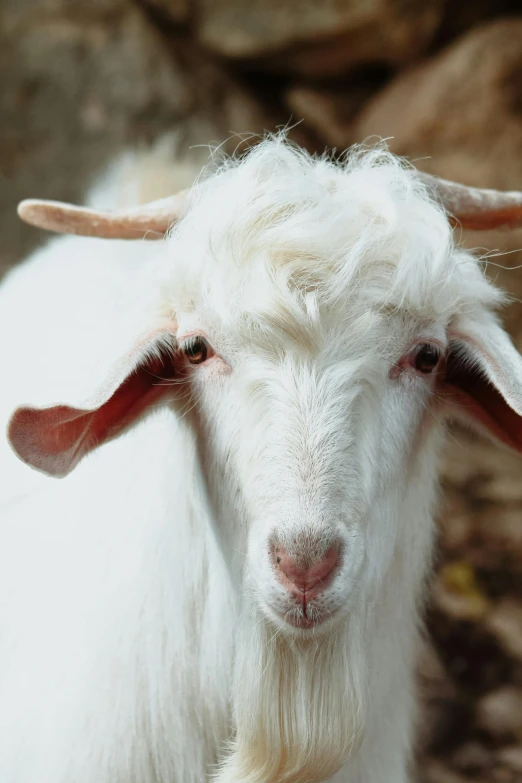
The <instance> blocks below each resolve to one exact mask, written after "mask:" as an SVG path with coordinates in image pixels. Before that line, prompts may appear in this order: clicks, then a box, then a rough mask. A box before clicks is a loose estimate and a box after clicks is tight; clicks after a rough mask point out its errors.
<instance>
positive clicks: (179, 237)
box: [0, 140, 500, 783]
mask: <svg viewBox="0 0 522 783" xmlns="http://www.w3.org/2000/svg"><path fill="white" fill-rule="evenodd" d="M102 195H103V194H102ZM498 301H500V298H499V295H498V294H497V293H496V292H494V291H493V289H492V288H491V287H490V286H489V284H488V283H487V282H486V280H485V279H484V277H483V275H482V272H481V270H480V269H479V267H478V265H477V263H476V262H475V260H474V259H473V258H472V257H471V256H470V255H468V254H466V253H464V252H463V251H461V250H456V249H455V247H454V245H453V240H452V234H451V231H450V228H449V226H448V222H447V220H446V217H445V215H444V214H443V213H442V211H441V210H440V209H439V208H438V207H437V206H436V205H434V204H433V203H432V202H431V201H430V199H429V198H428V196H427V194H426V193H425V191H424V189H423V187H422V186H421V185H420V183H419V182H418V180H417V179H416V177H415V174H414V172H412V171H410V170H408V169H406V168H405V167H404V166H403V165H402V164H401V163H400V162H399V161H397V160H396V159H395V158H394V157H392V156H391V155H389V154H388V153H386V152H385V151H383V150H373V151H366V152H364V151H355V152H353V153H352V154H351V155H350V156H349V157H347V158H346V159H345V160H343V161H340V162H338V163H333V162H330V161H328V160H325V159H321V160H313V159H311V158H309V157H308V156H307V155H305V154H304V153H302V152H299V151H296V150H294V149H292V148H291V147H289V146H288V145H287V144H286V143H284V142H283V141H281V140H269V141H266V142H263V143H261V144H260V145H259V146H258V147H257V148H256V149H255V150H254V151H253V152H252V153H250V155H249V156H247V157H246V158H245V159H243V160H242V161H241V162H239V163H238V162H230V163H229V164H227V165H225V166H223V167H222V168H220V169H219V170H218V171H217V172H216V173H215V174H213V175H212V176H210V177H208V179H206V180H202V181H201V182H200V184H199V185H198V186H197V187H196V188H195V190H194V193H193V197H192V202H191V208H190V211H189V214H188V216H187V217H186V219H184V221H183V222H182V223H181V224H179V225H178V226H177V227H175V228H174V229H173V231H172V232H171V235H170V237H169V238H168V239H167V241H166V242H157V243H153V242H152V243H145V242H136V243H130V242H106V241H101V240H88V239H80V238H61V239H56V240H53V241H52V242H51V243H50V244H49V245H48V246H47V247H46V248H45V249H43V250H41V251H39V252H38V253H36V254H35V256H34V257H33V259H32V260H30V261H28V262H27V263H26V264H25V265H24V266H22V267H21V268H20V269H18V270H17V271H16V272H14V273H13V274H12V275H11V276H10V278H8V280H7V281H6V282H5V284H4V287H3V290H2V292H0V329H1V333H2V335H4V338H3V340H2V352H1V357H0V359H1V362H2V366H3V367H6V368H8V374H7V376H6V379H5V381H3V383H2V392H1V401H0V411H1V413H2V416H3V418H4V421H6V420H7V416H8V414H9V413H10V412H11V410H12V409H13V408H14V407H15V405H17V404H20V403H22V402H30V403H50V402H53V401H61V400H67V399H69V397H71V398H73V399H77V395H78V394H82V395H83V396H86V394H87V393H88V392H89V391H90V390H91V389H92V388H94V387H95V380H97V379H98V378H101V377H103V375H104V374H105V373H106V372H107V371H108V370H109V369H110V367H111V365H112V363H113V361H115V360H116V359H117V358H118V355H119V353H121V352H122V351H123V350H125V349H126V348H127V347H128V346H126V345H125V340H126V339H127V336H128V332H127V324H128V323H131V322H132V324H133V328H134V327H136V328H137V327H138V326H139V327H140V328H141V327H142V326H143V328H144V330H146V328H148V327H149V326H150V328H153V326H154V324H155V323H156V320H157V319H158V318H163V317H165V316H167V317H173V318H175V320H176V321H177V323H178V339H180V340H182V339H183V337H184V336H185V335H186V334H189V333H191V332H193V331H194V330H196V331H204V332H205V334H206V335H208V338H209V341H210V343H211V344H212V346H213V347H214V349H215V350H216V352H217V354H219V356H220V357H223V358H222V359H221V358H216V359H212V360H211V361H210V362H209V363H208V365H202V366H201V367H198V368H195V370H194V371H193V373H192V377H191V379H190V393H189V395H188V396H187V395H183V394H182V395H181V397H179V396H178V395H177V392H176V390H175V389H174V392H175V394H174V397H173V401H172V402H171V403H170V404H165V405H163V406H162V407H161V408H158V409H156V410H154V411H152V412H151V413H150V415H149V416H148V417H146V418H145V419H144V420H143V421H141V422H140V423H138V424H137V425H136V426H135V427H134V428H133V429H132V430H130V431H129V432H128V433H126V434H125V435H123V436H121V437H120V438H119V439H117V440H116V441H113V442H111V443H109V444H107V445H105V446H103V447H102V448H100V449H99V450H97V451H96V452H95V453H93V454H92V455H91V456H89V457H88V458H86V459H85V460H84V461H83V462H82V463H81V464H80V465H79V467H78V468H77V469H76V470H75V472H74V473H73V474H72V475H71V476H69V477H68V478H66V479H64V480H54V479H50V478H47V477H44V476H41V475H40V474H37V473H34V472H32V471H30V470H29V469H28V468H26V467H25V466H23V465H21V463H18V462H17V460H16V459H15V458H14V456H12V455H10V454H9V453H8V449H7V446H6V445H4V444H2V446H1V448H2V449H3V450H2V452H1V453H0V458H1V459H2V468H1V472H0V476H2V482H3V483H2V487H1V489H0V510H2V519H1V523H0V781H1V783H94V782H95V783H202V782H203V781H204V780H207V779H209V778H210V777H212V775H213V774H215V775H216V780H217V781H219V783H276V782H278V781H281V783H283V782H285V783H290V782H292V783H319V782H320V781H325V780H327V779H328V780H332V781H335V783H406V781H407V780H409V776H408V766H409V762H410V751H411V747H412V738H413V732H414V704H415V697H414V693H413V674H412V671H413V665H414V659H415V653H416V648H417V641H418V631H417V625H418V609H419V606H420V605H421V603H422V596H423V592H424V590H423V587H424V580H425V578H426V574H427V572H428V571H429V563H430V554H431V545H432V535H433V523H432V513H433V506H434V501H435V495H436V455H437V451H438V448H439V445H440V442H441V433H442V426H441V425H440V424H439V422H437V421H434V420H432V419H431V418H430V417H428V423H427V424H426V407H427V406H429V403H430V395H431V390H430V387H429V384H426V383H425V382H424V379H421V378H418V377H414V376H408V375H405V376H401V377H400V378H395V379H393V378H390V377H389V374H390V368H391V367H393V365H394V363H395V362H397V361H398V360H399V359H400V357H401V356H402V355H403V354H404V352H405V351H406V350H407V349H408V346H409V345H410V344H411V342H412V341H413V340H415V339H418V338H426V339H428V338H430V339H431V338H433V339H437V340H439V341H440V342H441V343H442V344H445V342H446V340H447V338H446V329H447V327H448V326H450V325H451V326H452V327H456V326H458V324H459V319H461V318H463V317H464V316H465V317H466V318H467V319H468V321H469V322H472V323H474V324H475V325H476V328H478V329H480V328H483V325H484V324H486V325H487V324H488V323H490V319H491V316H490V315H489V308H490V307H491V306H492V305H494V304H496V303H497V302H498ZM132 334H134V332H132ZM6 336H8V337H6ZM273 534H277V535H278V536H279V539H280V540H281V541H283V543H285V544H286V543H288V545H290V544H291V542H292V540H293V539H296V540H299V541H305V542H306V541H308V540H309V541H312V542H314V541H317V540H321V541H323V540H324V541H328V540H329V539H330V538H331V537H332V536H338V537H341V539H342V541H343V547H344V550H343V552H344V556H343V563H342V566H341V568H340V571H339V574H338V575H337V576H336V578H335V580H334V582H333V584H332V587H331V588H330V589H329V590H328V591H327V592H326V593H325V595H324V597H323V599H322V602H323V603H322V605H323V606H324V608H325V611H331V612H333V613H334V616H332V618H331V620H329V621H327V623H326V624H324V625H322V626H319V627H318V628H317V629H316V630H311V631H298V630H294V629H292V628H291V627H290V626H288V625H287V624H286V623H285V622H284V621H283V620H281V619H280V612H283V613H284V611H285V607H286V602H287V596H286V594H285V592H284V590H283V588H282V587H281V585H280V584H279V583H278V582H277V581H276V579H275V578H274V574H273V571H272V568H271V565H270V562H269V556H268V541H269V538H270V536H271V535H273Z"/></svg>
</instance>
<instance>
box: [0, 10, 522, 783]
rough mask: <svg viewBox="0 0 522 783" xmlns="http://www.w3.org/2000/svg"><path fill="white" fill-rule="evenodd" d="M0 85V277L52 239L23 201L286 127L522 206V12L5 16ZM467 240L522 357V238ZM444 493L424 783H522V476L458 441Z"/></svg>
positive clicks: (311, 141)
mask: <svg viewBox="0 0 522 783" xmlns="http://www.w3.org/2000/svg"><path fill="white" fill-rule="evenodd" d="M0 80H1V81H0V86H1V89H0V237H1V243H0V270H6V269H8V268H9V266H11V265H12V264H14V263H15V262H16V261H18V260H19V259H20V258H21V257H22V254H23V253H24V252H26V251H27V250H28V249H29V248H30V247H32V246H33V245H34V243H35V242H38V241H40V239H41V237H39V236H38V232H36V231H33V230H31V229H28V228H27V227H24V226H23V225H22V224H20V223H19V222H18V221H17V219H16V217H15V206H16V203H17V201H19V200H20V199H21V198H24V197H26V196H28V195H32V196H43V197H50V198H60V199H63V200H81V198H82V195H83V193H84V191H85V187H86V186H87V185H88V184H89V183H90V182H91V181H92V180H93V177H94V176H95V174H96V172H97V171H98V170H99V169H100V168H101V167H102V166H103V165H104V164H105V163H106V162H107V161H108V160H109V159H110V158H111V156H112V155H113V154H114V153H115V152H116V151H117V150H119V149H121V148H122V147H123V145H125V144H128V143H132V144H136V143H147V142H150V141H153V140H154V139H157V138H158V137H160V136H161V135H162V134H164V133H165V132H167V131H169V132H172V131H174V132H175V135H176V139H177V143H178V145H179V147H180V149H181V150H183V151H185V153H186V155H187V156H190V155H193V154H194V151H193V147H194V145H201V144H208V143H216V144H219V143H222V142H225V145H224V147H225V149H227V150H232V149H234V148H235V147H236V146H237V144H238V136H234V135H232V134H233V133H239V134H246V135H247V136H248V134H249V133H262V132H263V131H264V130H275V129H276V128H277V127H280V126H285V125H288V124H289V125H291V126H293V129H292V130H291V132H290V135H291V136H292V137H293V138H294V139H295V140H297V141H299V142H300V143H301V144H304V145H305V146H306V147H308V148H309V149H310V150H314V151H322V150H324V149H325V148H327V147H336V148H337V149H343V148H345V147H346V146H348V145H350V144H352V143H353V142H357V141H362V140H364V139H368V138H369V137H371V136H373V135H377V136H381V137H386V138H389V139H390V141H389V145H390V147H391V149H392V150H393V151H395V152H397V153H399V154H401V155H405V156H407V157H409V158H410V159H411V160H414V161H415V162H416V163H417V165H418V167H419V168H422V169H425V170H426V171H430V172H432V173H436V174H439V175H442V176H444V177H447V178H454V179H460V180H461V181H463V182H465V183H468V184H475V185H482V186H487V187H501V188H510V189H516V188H520V189H522V3H521V0H1V2H0ZM298 121H300V122H298ZM463 239H464V241H465V242H466V244H468V246H470V247H474V248H478V249H479V252H481V253H482V254H484V253H485V252H486V251H485V248H488V250H490V251H493V252H491V253H490V254H489V260H488V264H487V269H488V274H490V275H491V276H492V277H493V278H494V279H495V280H497V281H498V282H499V283H500V284H501V285H502V286H504V287H505V288H506V289H507V290H508V291H509V292H510V293H511V294H512V296H513V303H512V305H511V306H510V307H509V308H508V310H507V313H506V320H507V324H508V327H509V329H510V331H511V333H512V335H513V338H514V340H515V342H516V343H517V345H518V347H519V348H520V349H522V304H521V301H520V300H521V299H522V269H517V267H518V266H519V265H522V253H520V252H516V251H518V249H519V248H522V231H517V232H512V233H500V232H497V233H493V232H491V233H488V234H481V235H479V234H475V235H473V234H469V235H467V236H464V237H463ZM505 253H507V254H505ZM443 488H444V493H443V503H442V508H441V512H440V515H439V517H440V520H439V521H440V543H441V547H440V554H439V557H438V563H437V575H436V578H435V581H434V586H433V591H432V599H431V603H430V610H429V622H428V627H429V631H430V638H431V642H430V644H429V645H427V649H426V653H425V656H424V658H423V661H422V663H421V672H420V680H421V687H422V690H423V693H424V700H425V707H424V710H423V713H422V715H421V721H420V722H421V743H420V747H419V752H418V770H419V771H418V779H419V780H420V781H423V783H464V781H475V782H476V783H486V781H487V782H488V783H512V782H514V781H522V462H521V461H520V460H519V459H517V458H515V457H514V456H511V455H510V454H507V453H505V452H504V451H501V450H500V449H499V448H497V447H494V446H492V445H490V444H488V443H485V442H484V441H482V440H480V439H478V438H474V437H472V436H470V435H469V434H467V433H464V432H461V431H460V430H455V431H454V433H453V436H452V438H451V440H450V442H449V445H448V449H447V456H446V459H445V462H444V466H443ZM368 783H371V781H368Z"/></svg>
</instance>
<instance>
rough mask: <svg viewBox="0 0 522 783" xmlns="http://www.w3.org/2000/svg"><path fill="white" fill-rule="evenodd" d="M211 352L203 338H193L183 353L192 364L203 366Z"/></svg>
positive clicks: (186, 344)
mask: <svg viewBox="0 0 522 783" xmlns="http://www.w3.org/2000/svg"><path fill="white" fill-rule="evenodd" d="M211 350H212V349H211V348H210V346H209V344H208V343H207V341H206V340H205V339H204V338H203V337H192V338H191V339H190V340H188V341H187V342H186V343H185V345H184V346H183V353H184V354H185V356H186V357H187V359H188V360H189V362H190V363H191V364H203V362H204V361H206V360H207V359H208V357H209V354H210V352H211Z"/></svg>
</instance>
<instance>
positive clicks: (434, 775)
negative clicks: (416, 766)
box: [420, 759, 469, 783]
mask: <svg viewBox="0 0 522 783" xmlns="http://www.w3.org/2000/svg"><path fill="white" fill-rule="evenodd" d="M420 774H421V783H469V778H467V777H463V776H462V775H459V774H457V773H456V772H454V771H453V770H451V769H449V768H448V767H447V766H446V765H445V764H442V763H441V762H440V761H438V760H435V759H424V760H423V762H422V764H421V765H420Z"/></svg>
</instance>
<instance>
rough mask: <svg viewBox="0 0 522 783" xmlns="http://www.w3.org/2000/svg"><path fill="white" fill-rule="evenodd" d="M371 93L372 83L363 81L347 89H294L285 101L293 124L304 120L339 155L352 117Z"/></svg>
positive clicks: (291, 88)
mask: <svg viewBox="0 0 522 783" xmlns="http://www.w3.org/2000/svg"><path fill="white" fill-rule="evenodd" d="M374 91H375V84H374V82H373V81H372V80H371V79H364V78H361V79H358V80H355V82H354V83H353V84H352V85H351V86H350V87H349V88H348V89H347V88H346V87H343V88H339V87H338V88H334V87H329V88H323V89H319V88H314V87H309V86H303V85H294V86H292V87H290V88H289V89H288V90H287V91H286V93H285V101H286V104H287V106H288V108H289V109H290V110H291V112H292V116H293V117H295V119H296V120H301V119H302V120H304V122H305V124H306V126H307V128H309V129H310V130H312V131H313V132H314V133H315V134H317V136H318V137H319V138H321V139H324V141H325V142H326V143H327V144H328V146H329V147H334V148H337V149H339V150H340V151H343V150H344V149H345V148H346V147H347V146H348V143H349V142H348V139H349V138H350V136H351V133H352V126H353V121H354V119H355V117H356V116H357V114H358V113H359V111H360V110H361V108H362V106H363V104H364V103H365V101H367V100H368V98H369V97H370V96H371V95H372V93H373V92H374Z"/></svg>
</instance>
